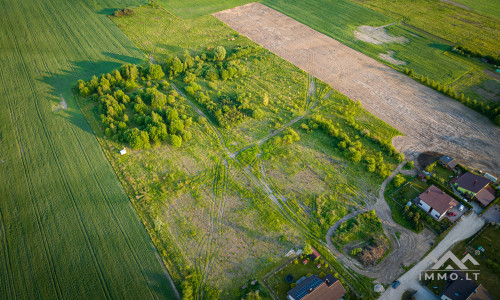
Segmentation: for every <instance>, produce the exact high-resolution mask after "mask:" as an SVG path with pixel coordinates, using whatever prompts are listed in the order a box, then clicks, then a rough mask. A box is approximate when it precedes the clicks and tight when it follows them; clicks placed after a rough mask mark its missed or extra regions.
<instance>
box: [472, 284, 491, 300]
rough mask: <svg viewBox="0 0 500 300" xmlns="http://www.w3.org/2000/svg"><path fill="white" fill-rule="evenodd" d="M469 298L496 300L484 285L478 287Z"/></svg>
mask: <svg viewBox="0 0 500 300" xmlns="http://www.w3.org/2000/svg"><path fill="white" fill-rule="evenodd" d="M468 300H494V298H493V297H492V296H491V295H490V293H488V291H487V290H486V288H485V287H484V286H483V285H481V284H480V285H479V286H478V287H477V288H476V292H475V293H472V295H470V296H469V298H468Z"/></svg>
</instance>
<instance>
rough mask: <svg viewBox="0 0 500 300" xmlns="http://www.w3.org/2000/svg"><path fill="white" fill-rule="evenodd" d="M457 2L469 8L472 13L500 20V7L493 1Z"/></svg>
mask: <svg viewBox="0 0 500 300" xmlns="http://www.w3.org/2000/svg"><path fill="white" fill-rule="evenodd" d="M455 2H457V3H460V4H463V5H465V6H467V7H468V8H469V9H471V10H472V11H475V12H477V13H480V14H484V15H488V16H490V17H494V18H497V19H500V6H499V5H498V2H495V1H491V0H456V1H455Z"/></svg>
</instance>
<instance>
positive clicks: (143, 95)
mask: <svg viewBox="0 0 500 300" xmlns="http://www.w3.org/2000/svg"><path fill="white" fill-rule="evenodd" d="M137 70H138V68H137V67H136V66H133V65H124V66H122V67H121V68H120V71H119V72H118V70H115V71H114V72H113V74H114V76H115V77H111V75H109V74H108V75H109V76H108V75H106V76H104V74H103V75H102V76H101V79H100V80H99V83H97V79H96V78H92V80H91V81H89V82H87V83H86V82H84V81H79V82H78V88H80V86H82V85H83V86H97V90H96V91H95V93H94V94H93V99H94V100H96V101H97V102H98V103H99V106H98V107H99V111H100V113H101V122H102V124H103V125H104V126H105V129H104V130H105V133H106V135H108V136H109V137H111V138H112V139H113V140H115V141H119V142H127V143H129V144H130V146H131V147H132V148H133V149H136V150H138V149H149V148H151V145H153V146H158V145H160V144H161V142H163V141H166V140H167V138H168V133H170V134H172V135H176V137H175V138H172V137H171V138H170V142H171V144H172V145H174V147H180V146H181V145H182V139H183V138H184V140H189V139H190V138H191V136H192V134H191V133H190V132H188V131H187V130H185V128H186V127H189V126H190V125H191V124H192V119H191V118H187V116H186V118H185V119H186V121H183V120H180V119H179V110H181V111H182V112H183V110H184V109H185V108H184V106H182V105H180V104H181V103H182V102H183V101H184V99H182V98H178V99H177V101H176V96H177V97H178V95H177V93H176V92H175V91H174V90H172V89H171V88H170V85H169V84H168V83H167V84H163V85H162V88H163V91H164V92H166V93H167V94H168V96H167V95H166V94H164V93H162V92H160V91H158V90H157V89H156V87H148V88H146V89H141V90H139V91H137V92H136V93H135V94H134V95H133V96H132V97H133V100H134V101H133V103H131V102H130V96H129V95H127V94H125V93H124V92H123V90H121V89H120V81H118V80H116V79H120V77H121V78H122V79H121V80H133V79H134V78H135V79H138V78H136V77H137ZM147 73H148V76H149V77H150V78H153V77H154V78H156V79H158V78H161V77H160V76H163V75H161V74H163V72H162V71H161V67H160V66H159V65H150V66H149V68H148V70H147ZM108 78H110V79H113V78H115V80H114V81H113V80H108ZM139 82H140V83H144V80H140V81H139ZM164 83H165V82H164ZM102 87H106V88H104V89H103V88H102ZM99 88H101V89H99ZM111 88H113V89H114V92H113V93H111ZM189 88H190V89H199V88H200V87H199V85H197V84H196V83H192V84H191V85H190V86H189V87H188V89H189ZM127 110H128V113H125V112H126V111H127ZM129 114H130V115H132V116H133V120H134V122H133V123H131V124H127V123H130V122H129ZM167 125H168V132H167ZM130 126H135V127H133V128H129V127H130ZM179 139H181V140H180V141H179Z"/></svg>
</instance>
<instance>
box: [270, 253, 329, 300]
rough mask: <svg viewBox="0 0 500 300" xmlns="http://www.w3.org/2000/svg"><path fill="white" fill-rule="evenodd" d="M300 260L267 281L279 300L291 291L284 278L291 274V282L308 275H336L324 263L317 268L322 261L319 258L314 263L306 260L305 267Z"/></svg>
mask: <svg viewBox="0 0 500 300" xmlns="http://www.w3.org/2000/svg"><path fill="white" fill-rule="evenodd" d="M302 260H303V259H302V258H300V257H299V258H298V259H297V263H294V262H292V263H290V264H289V265H288V266H286V267H285V268H283V270H281V271H279V272H278V273H276V274H274V275H273V276H271V277H269V278H268V279H267V283H268V284H269V285H270V286H271V288H272V289H273V290H274V292H275V293H276V294H277V295H278V297H279V299H286V296H287V292H288V291H289V290H291V289H292V287H291V284H290V283H287V282H286V281H285V277H286V276H287V275H288V274H291V275H292V276H293V282H297V280H299V279H300V278H302V277H304V276H306V277H307V275H308V274H316V275H318V276H319V275H320V274H321V275H323V274H325V275H326V274H328V273H330V274H332V275H336V272H335V270H333V269H332V268H331V267H330V266H328V267H326V266H325V264H324V263H323V264H322V265H321V268H318V267H317V265H318V263H319V261H322V259H321V258H320V259H318V260H317V261H316V262H313V261H311V260H310V259H308V262H307V264H305V265H304V264H303V263H302ZM337 275H338V274H337ZM323 276H324V275H323Z"/></svg>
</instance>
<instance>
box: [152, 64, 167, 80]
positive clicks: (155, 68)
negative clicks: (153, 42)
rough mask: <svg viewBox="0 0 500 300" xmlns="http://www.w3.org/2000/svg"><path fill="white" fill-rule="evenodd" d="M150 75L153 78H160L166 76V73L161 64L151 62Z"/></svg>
mask: <svg viewBox="0 0 500 300" xmlns="http://www.w3.org/2000/svg"><path fill="white" fill-rule="evenodd" d="M148 75H149V76H150V77H151V79H153V80H159V79H162V78H163V77H164V76H165V73H163V70H162V69H161V66H160V65H154V64H150V65H149V68H148Z"/></svg>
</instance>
